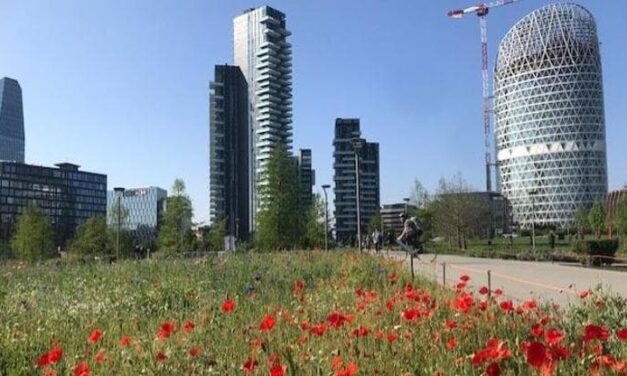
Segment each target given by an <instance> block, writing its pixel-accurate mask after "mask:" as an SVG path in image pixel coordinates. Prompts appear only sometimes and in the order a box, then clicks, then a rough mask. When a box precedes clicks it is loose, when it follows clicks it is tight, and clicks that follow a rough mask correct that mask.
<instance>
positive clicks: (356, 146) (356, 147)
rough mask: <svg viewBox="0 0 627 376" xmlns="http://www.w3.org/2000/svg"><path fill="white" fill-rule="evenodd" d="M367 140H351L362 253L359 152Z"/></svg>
mask: <svg viewBox="0 0 627 376" xmlns="http://www.w3.org/2000/svg"><path fill="white" fill-rule="evenodd" d="M365 142H366V140H364V139H363V138H353V139H352V140H351V144H352V145H353V150H354V151H355V202H356V204H357V246H358V249H359V253H361V216H360V210H359V205H360V202H359V195H360V193H359V152H360V151H361V148H362V147H363V146H364V143H365Z"/></svg>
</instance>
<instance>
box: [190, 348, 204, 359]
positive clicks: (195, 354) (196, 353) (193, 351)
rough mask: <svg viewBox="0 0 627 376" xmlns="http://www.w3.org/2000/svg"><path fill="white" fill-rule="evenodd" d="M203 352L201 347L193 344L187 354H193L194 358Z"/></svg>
mask: <svg viewBox="0 0 627 376" xmlns="http://www.w3.org/2000/svg"><path fill="white" fill-rule="evenodd" d="M201 352H202V351H201V350H200V347H197V346H192V347H190V349H189V351H187V354H189V356H191V357H192V358H195V357H197V356H198V355H200V353H201Z"/></svg>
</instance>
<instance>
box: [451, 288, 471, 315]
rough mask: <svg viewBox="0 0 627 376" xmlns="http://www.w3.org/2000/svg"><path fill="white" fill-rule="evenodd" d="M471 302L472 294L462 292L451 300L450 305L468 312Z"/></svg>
mask: <svg viewBox="0 0 627 376" xmlns="http://www.w3.org/2000/svg"><path fill="white" fill-rule="evenodd" d="M473 304H474V299H473V297H472V295H470V294H467V293H462V294H461V295H459V296H458V297H457V298H456V299H455V300H453V304H452V306H453V309H455V310H457V311H460V312H463V313H468V311H469V310H470V308H471V307H472V305H473Z"/></svg>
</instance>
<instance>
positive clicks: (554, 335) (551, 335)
mask: <svg viewBox="0 0 627 376" xmlns="http://www.w3.org/2000/svg"><path fill="white" fill-rule="evenodd" d="M565 337H566V336H565V335H564V333H562V332H560V331H559V330H557V329H555V328H551V329H549V330H547V331H546V333H545V334H544V339H545V340H546V343H548V344H549V345H551V346H553V345H556V344H558V343H560V342H561V341H562V340H563V339H564V338H565Z"/></svg>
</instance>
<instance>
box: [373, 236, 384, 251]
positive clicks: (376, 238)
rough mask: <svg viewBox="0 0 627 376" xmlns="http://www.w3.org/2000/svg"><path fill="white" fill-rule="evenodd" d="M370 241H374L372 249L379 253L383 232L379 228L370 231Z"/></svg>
mask: <svg viewBox="0 0 627 376" xmlns="http://www.w3.org/2000/svg"><path fill="white" fill-rule="evenodd" d="M372 241H373V242H374V250H375V252H377V253H379V252H380V251H381V245H382V244H383V234H381V233H380V232H379V230H374V232H373V233H372Z"/></svg>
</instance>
